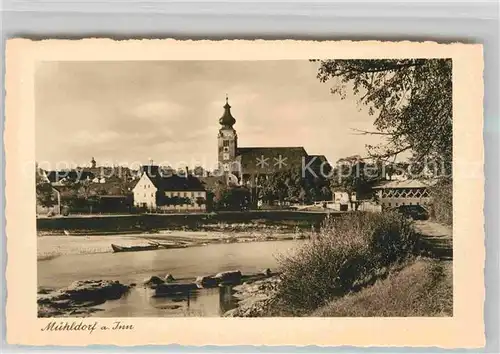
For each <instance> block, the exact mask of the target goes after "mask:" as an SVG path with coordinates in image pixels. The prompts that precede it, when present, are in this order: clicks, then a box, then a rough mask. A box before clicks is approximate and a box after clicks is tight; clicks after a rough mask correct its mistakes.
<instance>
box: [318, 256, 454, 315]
mask: <svg viewBox="0 0 500 354" xmlns="http://www.w3.org/2000/svg"><path fill="white" fill-rule="evenodd" d="M452 315H453V285H452V277H451V262H439V261H436V260H430V259H418V260H416V261H413V262H410V263H409V264H407V265H406V267H404V268H403V269H401V270H397V269H396V270H395V271H394V272H392V273H391V274H390V275H389V276H388V277H387V278H386V279H384V280H379V281H377V282H376V283H375V285H373V286H371V287H368V288H366V289H363V290H361V291H360V292H358V293H353V294H349V295H347V296H344V297H343V298H341V299H338V300H334V301H331V302H330V303H329V304H327V305H325V306H323V307H321V308H320V309H318V310H316V311H315V312H313V313H312V316H317V317H323V316H324V317H417V316H418V317H424V316H426V317H429V316H452Z"/></svg>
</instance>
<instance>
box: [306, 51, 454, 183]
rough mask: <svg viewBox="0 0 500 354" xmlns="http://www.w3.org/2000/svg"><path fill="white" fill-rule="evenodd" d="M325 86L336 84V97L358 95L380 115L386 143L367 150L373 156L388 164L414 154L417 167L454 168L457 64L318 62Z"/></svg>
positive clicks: (437, 61)
mask: <svg viewBox="0 0 500 354" xmlns="http://www.w3.org/2000/svg"><path fill="white" fill-rule="evenodd" d="M313 61H319V63H320V66H319V69H318V74H317V77H318V79H319V80H320V81H321V82H327V81H329V80H332V81H335V85H334V87H333V88H332V90H331V91H332V93H334V94H339V95H340V96H341V98H342V99H344V98H346V97H347V96H346V92H347V91H349V90H350V91H352V92H353V93H354V95H355V96H357V97H358V98H359V103H360V104H363V105H366V106H367V107H368V112H369V114H371V115H374V116H375V120H374V127H375V129H376V130H375V131H358V133H360V134H377V135H381V136H382V137H384V138H385V139H384V140H385V141H384V143H383V144H380V145H378V146H367V147H368V152H369V154H370V156H372V157H377V158H380V159H384V160H387V159H389V158H392V157H395V156H397V155H398V154H400V153H402V152H405V151H408V152H411V153H412V154H413V156H412V161H413V162H416V163H418V162H421V161H423V160H431V161H436V160H442V161H444V164H443V168H444V169H445V171H441V173H443V172H444V173H446V174H447V175H450V173H451V163H452V61H451V59H401V60H400V59H382V60H313Z"/></svg>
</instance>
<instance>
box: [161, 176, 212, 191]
mask: <svg viewBox="0 0 500 354" xmlns="http://www.w3.org/2000/svg"><path fill="white" fill-rule="evenodd" d="M160 189H162V190H164V191H200V192H201V191H205V187H204V186H203V183H201V181H200V180H199V179H198V178H197V177H194V176H192V175H188V176H179V175H173V176H170V177H164V178H161V179H160Z"/></svg>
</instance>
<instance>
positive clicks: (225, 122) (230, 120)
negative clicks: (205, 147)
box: [219, 96, 236, 128]
mask: <svg viewBox="0 0 500 354" xmlns="http://www.w3.org/2000/svg"><path fill="white" fill-rule="evenodd" d="M235 123H236V119H234V117H233V116H232V114H231V106H230V105H229V103H228V101H227V96H226V104H225V105H224V114H223V115H222V117H220V119H219V124H220V125H222V126H224V127H228V128H231V127H232V126H233V125H234V124H235Z"/></svg>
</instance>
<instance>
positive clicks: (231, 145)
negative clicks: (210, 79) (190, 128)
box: [217, 95, 238, 172]
mask: <svg viewBox="0 0 500 354" xmlns="http://www.w3.org/2000/svg"><path fill="white" fill-rule="evenodd" d="M235 123H236V119H234V117H233V116H232V115H231V106H230V105H229V103H228V98H227V95H226V104H225V105H224V114H223V115H222V117H221V118H220V119H219V124H220V125H221V128H220V129H219V135H218V137H217V140H218V157H219V166H220V168H222V169H223V170H224V171H225V172H232V171H233V170H234V167H233V163H234V161H235V158H236V150H237V148H238V136H237V135H236V130H234V128H233V125H234V124H235Z"/></svg>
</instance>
